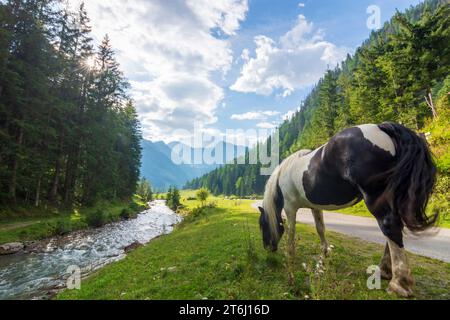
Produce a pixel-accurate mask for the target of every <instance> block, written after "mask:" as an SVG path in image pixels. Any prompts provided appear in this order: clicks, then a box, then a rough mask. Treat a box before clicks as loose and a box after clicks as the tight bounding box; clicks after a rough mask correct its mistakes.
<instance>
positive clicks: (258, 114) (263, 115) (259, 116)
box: [231, 111, 280, 120]
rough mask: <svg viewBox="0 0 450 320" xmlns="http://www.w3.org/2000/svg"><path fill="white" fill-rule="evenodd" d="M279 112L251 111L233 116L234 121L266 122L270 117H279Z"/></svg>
mask: <svg viewBox="0 0 450 320" xmlns="http://www.w3.org/2000/svg"><path fill="white" fill-rule="evenodd" d="M279 114H280V113H279V112H278V111H251V112H246V113H240V114H233V115H232V116H231V119H232V120H266V119H267V118H269V117H273V116H277V115H279Z"/></svg>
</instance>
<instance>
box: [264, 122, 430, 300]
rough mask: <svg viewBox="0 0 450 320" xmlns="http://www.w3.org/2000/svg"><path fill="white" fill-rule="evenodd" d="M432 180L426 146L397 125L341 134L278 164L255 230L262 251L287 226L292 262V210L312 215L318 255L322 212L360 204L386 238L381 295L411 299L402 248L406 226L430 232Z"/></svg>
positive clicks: (410, 278) (370, 126) (368, 126)
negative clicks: (384, 286)
mask: <svg viewBox="0 0 450 320" xmlns="http://www.w3.org/2000/svg"><path fill="white" fill-rule="evenodd" d="M435 181H436V167H435V165H434V162H433V158H432V155H431V152H430V150H429V148H428V144H427V141H426V140H425V139H424V138H422V137H420V136H419V135H417V134H416V133H415V132H414V131H412V130H410V129H408V128H406V127H404V126H403V125H400V124H396V123H392V122H385V123H382V124H379V125H376V124H364V125H360V126H355V127H351V128H347V129H345V130H343V131H341V132H339V133H337V134H336V135H335V136H333V137H332V138H331V139H330V140H329V141H328V143H326V144H325V145H323V146H321V147H319V148H317V149H316V150H314V151H311V150H301V151H299V152H297V153H294V154H292V155H291V156H290V157H288V158H286V159H285V160H284V161H283V162H282V163H281V164H280V165H279V166H278V167H277V168H276V169H275V170H274V172H273V173H272V175H271V176H270V178H269V179H268V181H267V183H266V187H265V192H264V200H263V202H262V207H259V210H260V212H261V215H260V219H259V224H260V229H261V232H262V238H263V244H264V247H265V248H266V249H268V250H270V251H276V250H277V248H278V243H279V241H280V239H281V237H282V235H283V233H284V231H285V228H284V223H283V219H282V211H283V209H284V212H285V215H286V219H287V229H288V230H287V233H288V234H287V235H288V257H290V259H292V261H293V258H294V255H295V224H296V215H297V211H298V209H300V208H309V209H311V210H312V213H313V217H314V220H315V224H316V230H317V233H318V235H319V237H320V241H321V245H322V248H323V253H324V254H325V255H326V254H327V253H328V251H329V247H328V243H327V240H326V238H325V225H324V220H323V210H338V209H342V208H347V207H351V206H353V205H355V204H357V203H358V202H360V201H362V200H363V199H364V201H365V204H366V206H367V208H368V210H369V211H370V212H371V213H372V215H373V216H374V217H375V218H376V220H377V222H378V225H379V228H380V229H381V232H382V233H383V234H384V236H385V237H386V240H387V241H386V246H385V250H384V255H383V258H382V259H381V262H380V271H381V277H382V278H384V279H388V280H390V282H389V286H388V291H389V292H394V293H397V294H398V295H400V296H402V297H410V296H412V294H413V286H414V278H413V276H412V273H411V270H410V267H409V264H408V261H407V257H406V253H405V249H404V244H403V231H404V228H405V227H406V228H407V229H409V230H410V231H411V232H413V233H416V234H418V233H420V232H422V231H425V230H426V229H428V228H431V227H432V226H434V225H435V222H436V221H437V218H438V215H437V214H435V215H432V216H427V215H426V214H425V208H426V206H427V203H428V200H429V197H430V195H431V193H432V191H433V188H434V185H435Z"/></svg>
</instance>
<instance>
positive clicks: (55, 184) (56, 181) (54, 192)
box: [48, 130, 64, 203]
mask: <svg viewBox="0 0 450 320" xmlns="http://www.w3.org/2000/svg"><path fill="white" fill-rule="evenodd" d="M61 131H62V130H61ZM63 144H64V132H61V134H60V136H59V146H58V149H59V150H58V155H57V158H56V163H55V175H54V176H53V181H52V187H51V189H50V192H49V194H48V199H49V201H50V202H52V203H56V196H57V195H58V186H59V177H60V174H61V158H62V153H63V151H62V148H63Z"/></svg>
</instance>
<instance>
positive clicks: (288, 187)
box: [279, 146, 359, 210]
mask: <svg viewBox="0 0 450 320" xmlns="http://www.w3.org/2000/svg"><path fill="white" fill-rule="evenodd" d="M323 147H325V146H321V147H320V148H317V149H316V150H314V151H312V152H310V153H306V154H305V153H304V152H302V151H303V150H302V151H300V152H298V153H296V154H294V155H292V156H290V157H288V158H287V159H286V160H284V161H283V163H282V164H281V165H280V168H281V170H280V176H279V184H280V187H281V189H282V190H283V195H284V197H285V200H286V201H285V204H287V203H290V204H291V205H292V206H295V207H297V208H310V209H318V210H337V209H342V208H347V207H351V206H352V205H354V204H355V203H357V202H358V200H359V199H358V198H356V199H354V200H352V201H350V202H349V203H347V204H343V205H335V204H329V205H319V204H315V203H313V202H311V201H310V200H309V199H308V198H307V196H306V192H305V187H304V186H303V175H304V174H305V172H306V171H308V167H309V164H310V162H311V159H312V158H313V157H314V155H315V154H316V153H317V152H318V151H319V150H320V149H321V148H323ZM322 152H323V151H322ZM292 172H299V173H300V175H299V177H297V176H296V175H295V176H291V175H290V173H292Z"/></svg>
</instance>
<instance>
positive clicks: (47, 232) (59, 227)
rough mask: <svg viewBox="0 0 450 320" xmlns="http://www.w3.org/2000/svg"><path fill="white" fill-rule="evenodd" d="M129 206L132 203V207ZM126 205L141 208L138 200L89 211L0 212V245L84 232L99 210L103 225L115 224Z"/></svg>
mask: <svg viewBox="0 0 450 320" xmlns="http://www.w3.org/2000/svg"><path fill="white" fill-rule="evenodd" d="M132 203H135V204H134V205H133V204H132ZM130 205H131V206H133V207H135V208H136V207H137V208H143V206H144V204H143V203H142V202H141V201H140V200H139V198H138V197H134V198H133V201H132V202H129V201H114V202H104V201H103V202H99V203H98V204H96V205H95V206H92V207H84V208H74V209H70V210H69V209H66V210H58V209H55V208H47V209H46V208H20V209H17V208H16V209H15V210H12V209H3V210H2V211H1V213H0V244H2V243H8V242H15V241H33V240H40V239H45V238H48V237H52V236H55V235H59V234H63V233H68V232H70V231H75V230H80V229H85V228H88V227H89V225H88V223H87V220H88V219H86V218H87V217H88V216H90V215H93V214H94V213H96V212H98V211H99V210H101V211H102V212H104V214H105V217H104V223H109V222H113V221H117V220H119V219H120V215H121V213H122V211H123V210H124V209H129V208H130Z"/></svg>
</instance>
